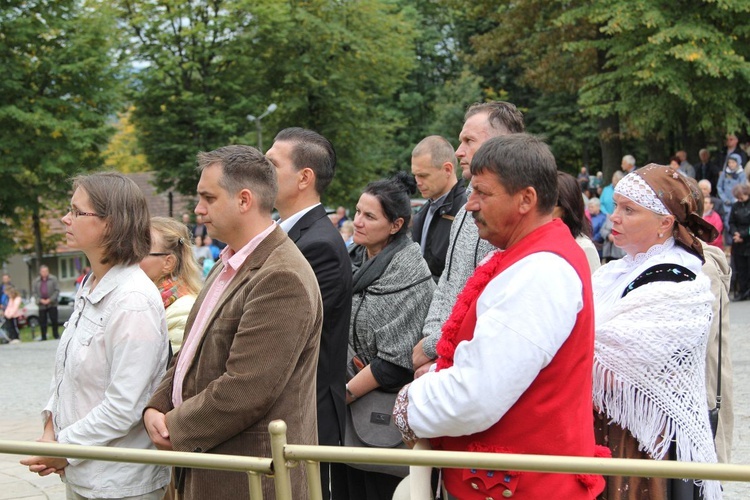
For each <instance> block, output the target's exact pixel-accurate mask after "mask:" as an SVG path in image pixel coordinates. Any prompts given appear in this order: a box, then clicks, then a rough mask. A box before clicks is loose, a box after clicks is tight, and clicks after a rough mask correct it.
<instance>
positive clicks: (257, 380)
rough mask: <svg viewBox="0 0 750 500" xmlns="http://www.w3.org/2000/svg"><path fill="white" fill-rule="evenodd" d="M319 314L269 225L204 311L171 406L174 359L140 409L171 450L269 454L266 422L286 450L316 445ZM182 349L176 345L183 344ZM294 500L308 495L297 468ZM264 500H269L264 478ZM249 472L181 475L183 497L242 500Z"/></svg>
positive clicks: (306, 275) (285, 245) (296, 262)
mask: <svg viewBox="0 0 750 500" xmlns="http://www.w3.org/2000/svg"><path fill="white" fill-rule="evenodd" d="M223 268H224V266H223V264H222V262H221V261H219V262H218V263H217V264H216V266H214V269H213V270H212V271H211V274H210V275H209V277H208V279H207V281H206V284H205V286H204V287H203V290H202V291H201V293H200V295H199V296H198V299H197V300H196V301H195V305H194V306H193V309H192V311H190V316H189V317H188V321H187V325H186V327H185V338H186V339H187V335H188V334H189V333H190V330H191V328H192V326H193V323H194V322H195V318H196V316H197V314H198V311H199V310H200V307H201V305H202V304H203V301H204V300H205V297H206V294H207V292H208V290H209V289H210V288H211V285H212V284H213V282H214V281H215V280H217V279H220V276H221V274H222V272H221V271H222V270H223ZM322 324H323V307H322V303H321V300H320V291H319V290H318V283H317V282H316V280H315V275H314V274H313V272H312V270H311V269H310V265H309V264H308V263H307V261H306V260H305V258H304V257H303V256H302V254H301V253H300V251H299V250H298V249H297V247H295V246H294V244H293V243H292V242H291V241H290V240H289V238H287V236H286V234H285V233H284V231H283V230H282V229H281V228H279V227H276V228H275V229H274V231H272V232H271V234H270V235H268V237H266V238H265V239H264V240H263V241H262V242H261V243H260V245H258V247H257V248H256V249H255V251H254V252H253V253H252V254H251V255H250V256H249V257H248V258H247V260H246V261H245V263H244V264H243V265H242V267H241V268H240V269H239V271H238V273H237V275H236V276H235V277H234V278H233V279H232V281H231V282H230V284H229V286H228V288H227V289H226V290H225V291H224V293H223V294H222V296H221V297H220V298H219V301H218V303H217V304H216V307H214V308H213V310H212V311H211V312H210V315H209V317H208V322H207V325H206V329H205V334H204V335H203V337H202V340H201V342H200V344H199V345H198V350H197V351H196V354H195V357H194V359H193V361H192V362H191V364H190V365H189V367H188V369H187V372H186V374H185V380H184V383H183V390H182V397H183V403H182V404H181V405H180V406H179V407H177V408H174V407H173V405H172V381H173V378H174V371H175V367H176V366H177V358H179V356H180V355H181V354H182V352H183V351H180V352H178V353H177V354H176V355H175V358H176V360H175V362H173V363H172V364H171V366H170V368H169V371H167V374H166V375H165V377H164V380H162V382H161V384H160V385H159V388H158V389H157V390H156V392H155V393H154V395H153V396H152V398H151V401H149V403H148V405H147V407H152V408H156V409H157V410H159V411H161V412H163V413H166V415H167V428H168V429H169V433H170V439H171V441H172V446H173V447H174V449H175V450H177V451H193V452H209V453H223V454H229V455H249V456H259V457H270V456H271V443H270V436H269V434H268V424H269V423H270V422H271V421H272V420H276V419H282V420H284V421H285V422H286V424H287V426H288V430H287V439H288V441H289V442H290V443H299V444H317V442H318V439H317V432H316V429H317V422H316V415H315V406H314V405H313V402H314V401H315V367H316V366H317V363H318V347H319V345H320V330H321V326H322ZM183 345H184V343H183ZM290 474H291V475H292V491H293V492H294V498H307V485H306V476H305V471H304V467H296V468H294V469H292V470H291V471H290ZM263 494H264V498H274V487H273V480H272V479H269V478H263ZM248 496H249V487H248V481H247V475H246V474H244V473H238V472H226V471H211V470H201V469H189V470H188V471H187V473H186V475H185V490H184V498H185V500H198V499H201V500H202V499H205V500H214V499H219V498H221V499H224V498H227V499H229V498H248Z"/></svg>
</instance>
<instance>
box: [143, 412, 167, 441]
mask: <svg viewBox="0 0 750 500" xmlns="http://www.w3.org/2000/svg"><path fill="white" fill-rule="evenodd" d="M143 425H144V426H145V427H146V432H148V437H149V438H150V439H151V441H152V442H153V443H154V445H155V446H156V447H157V448H158V449H160V450H171V449H172V441H170V440H169V430H168V429H167V416H166V415H165V414H163V413H162V412H160V411H159V410H157V409H155V408H149V409H147V410H146V412H145V413H144V414H143Z"/></svg>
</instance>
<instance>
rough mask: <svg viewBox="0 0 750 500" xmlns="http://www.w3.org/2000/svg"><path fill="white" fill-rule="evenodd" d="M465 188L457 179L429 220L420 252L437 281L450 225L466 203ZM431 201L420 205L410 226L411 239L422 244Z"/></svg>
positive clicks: (440, 271)
mask: <svg viewBox="0 0 750 500" xmlns="http://www.w3.org/2000/svg"><path fill="white" fill-rule="evenodd" d="M466 199H467V195H466V188H465V187H464V183H463V181H462V180H461V181H458V182H457V183H456V185H455V186H453V188H451V190H450V191H448V196H446V197H445V200H444V201H443V203H442V205H440V206H439V207H438V208H437V209H436V210H435V214H434V215H433V216H432V220H431V221H430V227H429V229H428V231H427V240H426V241H425V248H423V252H422V254H423V255H424V260H425V261H427V265H428V266H429V267H430V272H431V273H432V277H433V279H434V280H435V281H436V282H437V280H438V278H440V275H441V274H443V269H445V256H446V254H447V253H448V240H449V239H450V232H451V225H452V224H453V219H454V218H455V217H456V214H457V213H458V211H459V210H460V209H461V207H463V206H464V205H465V204H466ZM430 205H431V202H428V203H425V204H424V205H422V208H421V209H420V210H419V212H417V213H416V215H414V219H413V222H412V228H411V236H412V239H413V240H414V241H415V242H417V243H419V244H420V245H421V244H422V231H423V230H424V220H425V217H426V216H427V211H428V210H429V208H430Z"/></svg>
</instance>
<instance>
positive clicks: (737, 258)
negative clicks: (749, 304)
mask: <svg viewBox="0 0 750 500" xmlns="http://www.w3.org/2000/svg"><path fill="white" fill-rule="evenodd" d="M735 248H736V247H735ZM732 250H734V248H733V249H732ZM743 250H744V249H743ZM743 253H744V252H743ZM732 257H733V260H734V273H735V280H736V282H737V293H738V294H739V296H740V298H742V299H747V298H750V297H748V295H750V255H740V252H734V251H733V252H732Z"/></svg>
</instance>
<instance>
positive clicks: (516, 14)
mask: <svg viewBox="0 0 750 500" xmlns="http://www.w3.org/2000/svg"><path fill="white" fill-rule="evenodd" d="M445 1H447V2H449V3H450V4H451V5H455V3H456V2H458V3H463V2H461V1H460V0H445ZM748 12H750V4H748V3H747V2H746V1H745V0H723V1H721V2H715V1H709V0H705V1H698V2H684V1H680V2H676V3H675V2H667V3H664V2H659V1H656V0H637V1H633V2H620V1H616V0H593V1H587V2H581V1H574V2H545V1H541V0H518V1H513V2H510V1H508V0H503V1H501V2H495V1H489V0H479V1H477V2H472V4H471V6H467V8H466V16H467V19H470V20H475V21H476V22H477V23H478V27H477V29H476V31H475V34H473V35H472V36H471V37H470V39H469V40H470V44H471V48H472V52H471V57H470V61H471V62H472V63H473V64H474V65H476V66H477V67H480V68H483V67H485V68H486V67H488V66H492V65H497V64H501V63H503V62H505V63H507V64H508V65H509V66H510V67H511V68H516V69H517V70H519V71H520V73H519V76H520V80H521V81H520V83H521V84H523V85H528V86H530V87H532V88H534V89H536V90H537V91H539V92H541V95H542V96H549V95H555V94H557V95H562V94H564V93H567V94H577V97H578V98H577V105H578V107H579V108H580V111H581V112H582V113H583V118H588V120H591V123H595V124H596V126H597V129H598V136H599V141H600V145H601V151H602V163H603V165H604V167H605V169H604V172H605V173H604V175H605V178H607V179H609V178H610V176H611V173H612V172H613V171H614V170H615V169H617V168H618V167H619V164H620V158H621V155H622V146H621V144H622V141H623V140H625V141H631V143H632V141H636V142H640V143H641V144H646V145H647V146H648V147H649V151H650V155H649V156H650V157H651V158H652V159H654V160H663V159H664V158H663V155H664V152H662V150H664V151H666V146H664V142H665V141H666V139H667V138H672V143H673V144H672V149H674V148H685V149H689V146H690V145H689V144H686V143H685V142H686V138H687V137H689V136H690V135H691V134H695V133H698V132H704V133H706V134H708V135H715V134H716V133H717V131H723V130H726V129H730V130H732V129H737V128H738V127H740V126H742V125H744V124H746V123H747V114H746V113H745V111H744V109H746V104H747V102H748V100H747V98H746V97H744V96H745V95H746V94H747V90H748V81H750V77H749V75H750V73H749V71H750V69H749V66H748V55H749V53H750V51H749V49H748V46H749V44H748V43H747V42H748V36H749V35H750V30H748V27H747V23H743V22H739V20H741V19H744V17H746V15H747V13H748ZM541 104H543V101H540V100H535V102H534V103H531V105H530V108H531V111H530V112H534V111H535V107H536V106H538V105H541ZM570 116H573V115H570ZM555 124H558V125H559V122H558V121H557V120H554V121H553V122H550V123H549V124H546V126H552V130H554V131H555V133H560V132H563V133H564V131H560V130H559V127H555ZM571 131H573V129H571ZM578 132H579V133H580V131H578ZM658 144H661V145H662V147H661V148H660V147H654V145H658ZM635 147H636V148H640V147H642V146H638V145H636V146H635ZM696 149H697V148H696Z"/></svg>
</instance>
